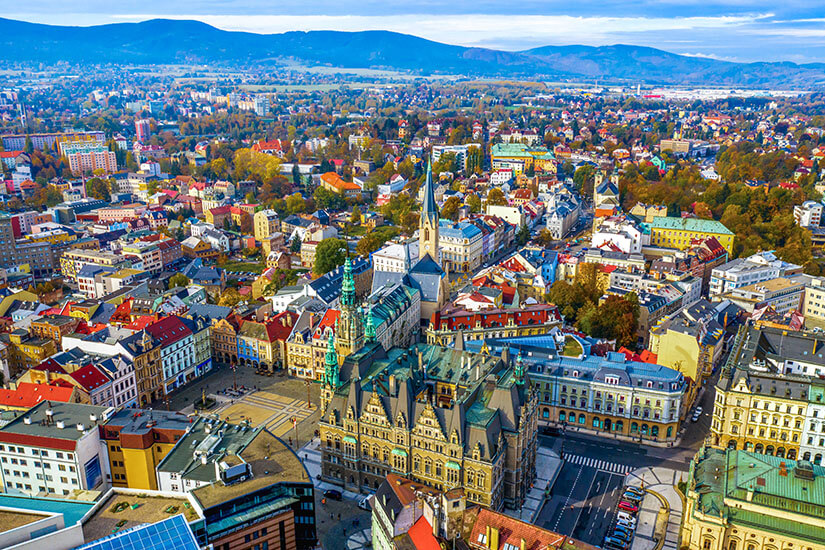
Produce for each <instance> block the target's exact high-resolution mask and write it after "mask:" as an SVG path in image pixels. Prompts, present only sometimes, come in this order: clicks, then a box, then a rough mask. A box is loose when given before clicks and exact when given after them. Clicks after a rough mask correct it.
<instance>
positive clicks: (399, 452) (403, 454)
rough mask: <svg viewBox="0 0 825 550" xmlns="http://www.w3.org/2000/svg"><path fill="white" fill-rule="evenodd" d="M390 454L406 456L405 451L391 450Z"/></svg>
mask: <svg viewBox="0 0 825 550" xmlns="http://www.w3.org/2000/svg"><path fill="white" fill-rule="evenodd" d="M390 452H392V454H394V455H398V456H407V451H405V450H404V449H393V450H392V451H390Z"/></svg>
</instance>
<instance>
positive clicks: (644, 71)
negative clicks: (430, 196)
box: [0, 18, 825, 89]
mask: <svg viewBox="0 0 825 550" xmlns="http://www.w3.org/2000/svg"><path fill="white" fill-rule="evenodd" d="M0 48H2V51H3V59H4V60H5V61H6V62H14V61H25V62H38V63H44V64H51V63H55V62H59V61H66V62H70V63H80V64H83V63H86V64H104V63H112V64H187V63H191V64H204V63H208V64H218V65H223V66H232V65H236V66H237V65H242V66H249V65H255V64H257V65H273V66H274V65H278V64H282V63H285V62H299V63H302V64H305V65H328V66H333V67H341V68H375V69H388V70H398V71H405V72H411V73H413V74H421V75H432V74H456V75H466V76H479V77H503V78H525V77H530V78H542V79H555V80H570V81H581V80H588V81H592V80H600V81H603V82H604V81H608V82H625V83H631V84H635V83H637V82H645V83H650V84H681V85H719V86H731V87H733V86H736V87H776V88H808V89H814V88H821V87H825V64H823V63H816V64H807V65H797V64H794V63H790V62H781V63H734V62H730V61H721V60H717V59H709V58H704V57H692V56H685V55H679V54H674V53H670V52H667V51H664V50H659V49H656V48H649V47H642V46H629V45H613V46H599V47H593V46H543V47H539V48H533V49H529V50H524V51H517V52H509V51H502V50H495V49H489V48H474V47H464V46H456V45H450V44H443V43H440V42H435V41H432V40H426V39H424V38H420V37H417V36H413V35H408V34H402V33H396V32H389V31H361V32H340V31H307V32H303V31H293V32H286V33H282V34H255V33H249V32H232V31H225V30H221V29H218V28H215V27H212V26H210V25H207V24H205V23H201V22H198V21H182V20H168V19H153V20H149V21H143V22H140V23H116V24H110V25H97V26H89V27H65V26H57V25H43V24H39V23H28V22H24V21H16V20H12V19H4V18H0Z"/></svg>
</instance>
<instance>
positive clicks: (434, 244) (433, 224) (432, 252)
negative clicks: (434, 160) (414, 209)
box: [418, 161, 441, 265]
mask: <svg viewBox="0 0 825 550" xmlns="http://www.w3.org/2000/svg"><path fill="white" fill-rule="evenodd" d="M438 220H439V215H438V205H437V204H436V203H435V191H434V189H433V170H432V164H431V162H430V161H427V181H426V183H425V184H424V203H423V204H422V205H421V219H420V220H419V222H418V258H419V259H422V258H424V256H426V255H429V256H430V258H432V259H433V260H435V262H436V263H437V264H438V265H441V259H440V258H439V254H438Z"/></svg>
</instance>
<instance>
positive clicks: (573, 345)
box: [561, 336, 584, 357]
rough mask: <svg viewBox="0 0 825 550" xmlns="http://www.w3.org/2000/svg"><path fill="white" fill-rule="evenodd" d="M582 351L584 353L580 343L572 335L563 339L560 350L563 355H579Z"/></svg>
mask: <svg viewBox="0 0 825 550" xmlns="http://www.w3.org/2000/svg"><path fill="white" fill-rule="evenodd" d="M582 353H584V349H582V345H581V344H579V342H578V341H577V340H576V339H575V338H573V337H572V336H567V337H565V339H564V347H563V348H562V350H561V354H562V355H563V356H565V357H579V356H580V355H581V354H582Z"/></svg>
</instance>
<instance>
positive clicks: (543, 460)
mask: <svg viewBox="0 0 825 550" xmlns="http://www.w3.org/2000/svg"><path fill="white" fill-rule="evenodd" d="M562 465H563V461H562V460H561V458H559V455H558V454H557V453H556V452H555V451H553V450H551V449H549V448H547V447H539V449H538V451H537V452H536V481H535V482H534V483H533V487H532V489H530V492H529V493H527V499H525V501H524V506H522V508H521V509H520V510H509V509H505V510H504V513H505V514H507V515H508V516H510V517H513V518H516V519H520V520H522V521H525V522H527V523H533V521H534V520H535V519H536V516H537V515H538V513H539V511H540V510H541V507H542V506H543V505H544V499H545V495H546V494H547V493H548V492H549V490H550V489H551V488H552V487H553V483H555V482H556V478H557V477H558V475H559V472H560V471H561V467H562Z"/></svg>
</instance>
